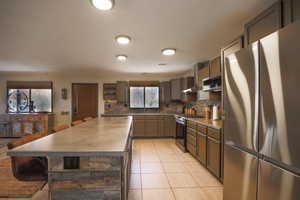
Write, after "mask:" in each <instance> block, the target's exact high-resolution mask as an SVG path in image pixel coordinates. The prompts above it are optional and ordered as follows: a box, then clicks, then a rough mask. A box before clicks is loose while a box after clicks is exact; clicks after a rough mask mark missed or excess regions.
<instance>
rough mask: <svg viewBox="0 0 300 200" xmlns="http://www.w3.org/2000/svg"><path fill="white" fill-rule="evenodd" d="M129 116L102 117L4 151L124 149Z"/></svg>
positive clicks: (58, 153)
mask: <svg viewBox="0 0 300 200" xmlns="http://www.w3.org/2000/svg"><path fill="white" fill-rule="evenodd" d="M131 124H132V117H102V118H99V119H93V120H91V121H87V122H85V123H82V124H80V125H77V126H74V127H71V128H68V129H65V130H63V131H60V132H58V133H54V134H52V135H48V136H46V137H43V138H40V139H38V140H35V141H33V142H29V143H27V144H25V145H22V146H20V147H17V148H15V149H12V150H10V151H8V153H7V154H8V155H9V156H98V155H121V154H123V153H124V151H126V145H127V141H128V138H129V133H130V128H131Z"/></svg>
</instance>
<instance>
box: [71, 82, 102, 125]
mask: <svg viewBox="0 0 300 200" xmlns="http://www.w3.org/2000/svg"><path fill="white" fill-rule="evenodd" d="M74 85H97V89H98V90H97V94H98V95H97V116H99V84H98V83H72V86H71V121H72V122H73V116H74V115H73V114H74V104H73V103H74V101H73V92H74V87H73V86H74Z"/></svg>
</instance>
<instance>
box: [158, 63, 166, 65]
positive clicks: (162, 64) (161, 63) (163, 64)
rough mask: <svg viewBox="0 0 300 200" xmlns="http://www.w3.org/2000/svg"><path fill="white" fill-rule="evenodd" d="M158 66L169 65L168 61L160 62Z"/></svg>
mask: <svg viewBox="0 0 300 200" xmlns="http://www.w3.org/2000/svg"><path fill="white" fill-rule="evenodd" d="M158 66H167V63H159V64H158Z"/></svg>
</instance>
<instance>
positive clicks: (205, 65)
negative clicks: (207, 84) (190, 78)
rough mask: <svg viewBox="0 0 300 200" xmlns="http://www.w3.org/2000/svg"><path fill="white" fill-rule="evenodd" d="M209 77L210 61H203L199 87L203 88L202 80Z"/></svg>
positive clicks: (199, 72)
mask: <svg viewBox="0 0 300 200" xmlns="http://www.w3.org/2000/svg"><path fill="white" fill-rule="evenodd" d="M207 77H209V62H206V63H203V67H202V68H200V69H199V70H198V78H199V80H198V82H199V83H198V84H199V89H200V90H201V89H202V80H203V79H205V78H207Z"/></svg>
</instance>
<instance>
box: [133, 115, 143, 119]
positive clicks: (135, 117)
mask: <svg viewBox="0 0 300 200" xmlns="http://www.w3.org/2000/svg"><path fill="white" fill-rule="evenodd" d="M133 119H134V120H136V119H139V120H142V119H145V117H144V116H138V115H134V116H133Z"/></svg>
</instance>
